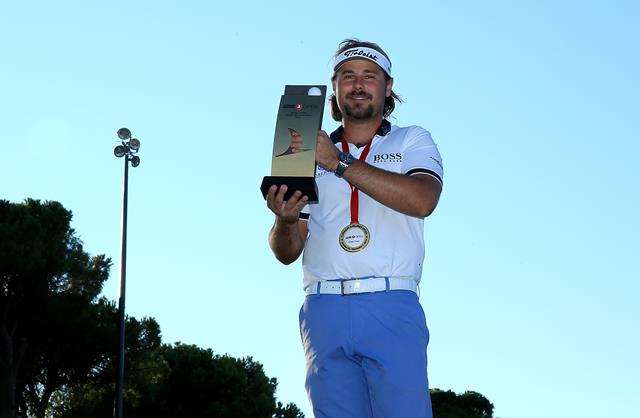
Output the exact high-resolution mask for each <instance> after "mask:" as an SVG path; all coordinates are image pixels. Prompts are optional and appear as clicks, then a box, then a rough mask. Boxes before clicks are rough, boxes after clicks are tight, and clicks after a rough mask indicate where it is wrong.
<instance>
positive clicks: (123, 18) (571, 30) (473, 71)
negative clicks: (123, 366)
mask: <svg viewBox="0 0 640 418" xmlns="http://www.w3.org/2000/svg"><path fill="white" fill-rule="evenodd" d="M222 3H223V4H218V3H216V2H207V1H188V0H184V1H180V2H178V1H175V2H174V1H153V2H149V1H139V2H121V1H112V2H101V3H97V2H96V3H94V2H86V1H82V2H80V1H78V2H70V1H60V2H41V1H34V2H2V3H1V4H0V51H2V54H1V56H0V62H1V65H0V124H1V126H2V128H1V131H2V133H1V134H0V141H1V142H0V143H1V145H2V151H1V153H0V156H1V160H0V161H1V164H0V198H2V199H8V200H10V201H12V202H20V201H23V200H24V199H26V198H29V197H30V198H36V199H41V200H56V201H59V202H61V203H62V204H63V205H64V206H65V207H66V208H68V209H70V210H72V211H73V213H74V218H73V227H74V228H75V229H76V230H77V233H78V235H79V236H80V237H81V239H82V240H83V241H84V242H85V248H86V249H87V250H88V251H89V252H90V253H92V254H100V253H105V254H107V255H109V256H110V257H112V258H113V261H114V265H113V268H112V271H111V278H110V279H109V281H108V282H107V284H106V286H105V288H104V295H106V296H107V297H109V298H111V299H115V298H116V297H117V295H118V278H119V268H120V264H119V263H120V260H119V251H120V222H121V193H122V160H119V159H116V158H115V157H114V155H113V151H112V150H113V147H114V146H115V145H116V144H117V138H116V135H115V132H116V131H117V129H118V128H120V127H122V126H126V127H128V128H129V129H131V131H132V132H133V134H134V136H136V137H138V138H139V139H140V141H141V143H142V146H141V149H140V153H139V156H140V157H141V160H142V163H141V164H140V166H139V167H138V168H135V169H131V171H130V183H129V192H130V196H129V241H128V264H127V266H128V270H127V278H128V281H127V313H128V314H130V315H133V316H136V317H143V316H152V317H154V318H156V319H157V321H158V322H159V323H160V326H161V329H162V333H163V340H164V341H165V342H175V341H181V342H184V343H189V344H197V345H198V346H201V347H208V348H211V349H213V350H214V351H215V352H216V353H219V354H224V353H228V354H230V355H233V356H248V355H250V356H253V358H254V359H255V360H257V361H259V362H261V363H262V364H263V365H264V366H265V371H266V373H267V374H268V375H269V376H273V377H276V378H277V379H278V381H279V386H278V391H277V396H278V398H279V399H280V400H282V401H284V402H295V403H296V404H297V405H298V406H299V407H300V408H301V409H302V410H303V411H304V412H305V413H306V415H307V417H311V416H312V415H311V411H310V407H309V403H308V400H307V397H306V393H305V391H304V357H303V352H302V347H301V344H300V335H299V330H298V322H297V320H298V316H297V314H298V310H299V308H300V306H301V304H302V302H303V298H304V295H303V292H302V271H301V266H300V262H299V261H298V262H296V263H295V264H292V265H289V266H283V265H281V264H279V263H278V262H277V261H276V260H275V258H274V257H273V255H272V254H271V252H270V250H269V247H268V245H267V233H268V230H269V228H270V227H271V224H272V222H273V215H272V214H271V212H269V210H268V209H267V208H266V205H265V203H264V201H263V199H262V196H261V194H260V192H259V190H258V189H259V185H260V183H261V181H262V177H263V176H265V175H269V171H270V163H271V158H270V156H271V150H272V145H273V131H274V128H275V115H276V113H277V107H278V103H279V100H280V95H281V94H282V92H283V89H284V86H285V85H286V84H327V85H329V84H330V83H329V78H330V75H331V72H330V61H331V56H332V53H333V52H334V51H335V49H336V48H337V45H338V43H339V42H340V41H341V40H343V39H345V38H348V37H358V38H360V39H364V40H370V41H374V42H377V43H379V44H380V45H381V46H382V47H383V48H384V49H385V50H386V51H387V52H388V54H389V55H390V57H391V60H392V63H393V72H394V79H395V83H394V90H395V91H396V92H398V93H399V94H400V95H401V96H402V97H403V98H404V99H405V103H404V104H402V105H400V106H399V107H398V108H397V109H396V111H395V112H394V114H393V117H392V118H391V122H392V123H394V124H397V125H399V126H406V125H420V126H423V127H424V128H425V129H427V130H429V131H430V132H431V134H432V136H433V138H434V140H435V141H436V143H437V144H438V147H439V150H440V152H441V154H442V156H443V160H444V168H445V176H444V184H445V185H444V191H443V194H442V197H441V199H440V203H439V206H438V208H437V209H436V211H435V213H434V214H433V215H431V216H430V217H429V218H428V219H427V220H426V222H425V239H426V245H427V255H426V258H427V261H426V264H425V268H424V271H423V277H422V284H421V290H422V294H421V303H422V305H423V307H424V310H425V311H426V316H427V324H428V326H429V330H430V333H431V340H430V342H429V347H428V355H429V380H430V384H431V386H432V387H437V388H441V389H444V390H447V389H451V390H454V391H456V392H464V391H466V390H474V391H478V392H480V393H482V394H483V395H485V396H486V397H488V398H489V399H490V400H491V401H492V402H493V403H494V405H495V416H497V417H500V418H516V417H518V418H533V417H539V416H545V417H549V418H567V417H580V418H591V417H593V418H595V417H602V416H609V417H617V418H627V417H629V418H631V417H633V416H637V415H635V413H637V410H636V408H635V405H636V404H637V399H638V397H639V396H640V386H638V384H637V376H638V375H640V365H639V361H638V357H637V353H638V352H640V334H639V333H638V329H639V325H640V324H639V322H640V307H639V304H638V296H639V294H640V284H639V281H638V279H639V278H640V274H639V271H640V268H639V267H638V254H639V251H638V249H639V245H638V236H639V235H640V221H639V220H638V206H639V205H640V193H639V190H640V188H639V187H638V184H639V182H640V175H639V174H638V170H637V167H638V164H637V159H638V156H639V155H640V146H639V142H640V141H639V140H640V137H639V135H638V124H637V122H638V117H639V115H640V106H639V104H638V97H640V82H639V77H638V74H640V58H639V55H638V53H637V43H638V39H640V29H639V28H640V27H639V26H638V25H637V22H638V19H639V18H640V6H639V5H638V3H637V2H633V1H620V0H618V1H615V0H610V1H573V0H566V1H550V0H542V1H529V0H523V1H520V2H512V1H485V2H477V1H457V2H444V1H419V2H418V1H416V2H412V1H397V2H393V3H392V2H375V1H372V2H367V3H366V4H365V3H359V2H341V1H325V2H318V3H309V4H300V3H292V2H272V3H269V2H258V1H256V2H243V1H236V2H222ZM327 110H328V109H325V116H324V121H323V129H325V130H327V131H331V130H333V129H335V128H336V123H335V122H333V121H332V120H331V118H330V116H329V115H328V112H327ZM634 167H635V168H634Z"/></svg>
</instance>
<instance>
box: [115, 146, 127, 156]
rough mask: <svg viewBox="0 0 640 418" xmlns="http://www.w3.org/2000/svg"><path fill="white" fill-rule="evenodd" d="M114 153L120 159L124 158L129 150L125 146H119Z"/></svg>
mask: <svg viewBox="0 0 640 418" xmlns="http://www.w3.org/2000/svg"><path fill="white" fill-rule="evenodd" d="M113 153H114V154H115V156H116V157H118V158H120V157H124V155H125V154H126V153H127V148H126V147H125V146H124V145H118V146H117V147H115V148H114V149H113Z"/></svg>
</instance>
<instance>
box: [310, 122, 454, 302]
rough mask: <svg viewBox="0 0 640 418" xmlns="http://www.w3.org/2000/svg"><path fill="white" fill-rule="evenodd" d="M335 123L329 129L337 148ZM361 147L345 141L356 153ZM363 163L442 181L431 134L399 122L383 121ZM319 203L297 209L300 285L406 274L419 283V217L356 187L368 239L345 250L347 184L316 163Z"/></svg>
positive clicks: (421, 241)
mask: <svg viewBox="0 0 640 418" xmlns="http://www.w3.org/2000/svg"><path fill="white" fill-rule="evenodd" d="M342 132H343V128H342V127H340V128H338V129H337V130H336V131H334V132H333V133H332V134H331V139H332V140H333V142H334V144H336V147H338V148H339V149H340V150H342V147H341V143H340V137H341V136H342ZM363 150H364V147H361V148H358V147H356V146H355V145H353V144H349V152H350V153H351V155H353V156H354V157H355V158H358V157H359V156H360V154H361V153H362V151H363ZM365 162H366V163H367V164H370V165H372V166H374V167H378V168H381V169H383V170H387V171H391V172H394V173H400V174H406V175H413V174H418V173H422V174H428V175H431V176H433V177H434V178H436V179H437V180H438V181H439V182H441V183H442V178H443V169H442V158H441V157H440V153H439V152H438V148H437V146H436V144H435V143H434V142H433V139H431V134H430V133H429V132H428V131H426V130H424V129H423V128H421V127H419V126H408V127H398V126H395V125H391V124H390V123H389V122H388V121H386V120H384V121H383V123H382V125H381V126H380V128H379V129H378V132H377V134H376V136H375V137H374V138H373V141H372V143H371V149H370V151H369V155H368V156H367V159H366V160H365ZM316 183H317V185H318V198H319V203H316V204H309V205H307V206H305V207H304V209H303V210H302V212H301V213H300V218H301V219H307V220H308V230H309V234H308V236H307V241H306V244H305V247H304V254H303V257H302V269H303V272H304V287H305V289H306V288H307V287H308V286H309V285H310V284H312V283H315V282H318V281H325V280H337V279H350V278H361V277H371V276H375V277H405V278H411V279H414V280H415V281H416V282H420V277H421V275H422V263H423V261H424V238H423V231H424V220H423V218H415V217H412V216H408V215H404V214H402V213H400V212H397V211H395V210H393V209H391V208H388V207H387V206H384V205H383V204H381V203H379V202H377V201H375V200H374V199H372V198H371V197H369V196H367V195H366V194H364V193H363V192H362V191H360V192H359V211H358V220H359V222H360V223H362V224H364V225H365V226H366V227H367V228H368V229H369V231H370V234H371V236H370V241H369V244H368V245H367V246H366V247H365V248H364V249H362V250H361V251H359V252H354V253H351V252H347V251H345V250H344V249H342V247H341V246H340V243H339V241H338V238H339V235H340V231H342V229H343V228H344V227H345V226H347V225H348V224H349V223H350V222H351V209H350V197H351V188H350V186H349V183H348V182H347V181H346V180H344V179H342V178H338V177H336V176H335V175H334V174H333V173H332V172H329V171H326V170H324V169H323V168H322V167H320V166H318V167H317V168H316Z"/></svg>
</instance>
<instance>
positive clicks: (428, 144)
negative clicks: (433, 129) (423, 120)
mask: <svg viewBox="0 0 640 418" xmlns="http://www.w3.org/2000/svg"><path fill="white" fill-rule="evenodd" d="M401 170H402V173H403V174H406V175H408V176H411V175H414V174H428V175H430V176H432V177H435V178H436V179H437V180H438V181H439V182H440V184H442V179H443V177H444V169H443V167H442V157H441V156H440V152H439V151H438V147H437V145H436V144H435V142H433V139H432V138H431V134H430V133H429V131H427V130H425V129H423V128H420V127H419V126H412V127H410V128H409V132H408V133H407V137H406V138H405V142H404V149H403V151H402V168H401Z"/></svg>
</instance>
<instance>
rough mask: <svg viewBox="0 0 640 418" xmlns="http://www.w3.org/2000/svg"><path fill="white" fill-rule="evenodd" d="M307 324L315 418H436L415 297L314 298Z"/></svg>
mask: <svg viewBox="0 0 640 418" xmlns="http://www.w3.org/2000/svg"><path fill="white" fill-rule="evenodd" d="M299 319H300V335H301V338H302V345H303V347H304V352H305V358H306V369H307V374H306V381H305V388H306V390H307V395H308V396H309V401H310V402H311V406H312V408H313V413H314V416H315V418H347V417H349V418H352V417H353V418H432V412H431V398H430V396H429V382H428V379H427V344H428V342H429V331H428V329H427V325H426V321H425V316H424V312H423V310H422V307H421V306H420V303H419V301H418V297H417V296H416V294H415V293H413V292H411V291H405V290H394V291H387V292H377V293H363V294H356V295H348V296H341V295H327V294H317V295H308V296H307V297H306V298H305V301H304V304H303V305H302V308H301V309H300V318H299Z"/></svg>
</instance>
